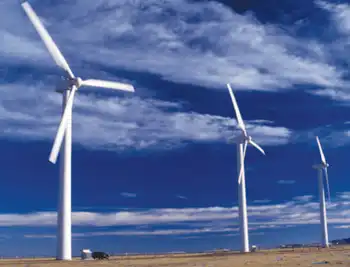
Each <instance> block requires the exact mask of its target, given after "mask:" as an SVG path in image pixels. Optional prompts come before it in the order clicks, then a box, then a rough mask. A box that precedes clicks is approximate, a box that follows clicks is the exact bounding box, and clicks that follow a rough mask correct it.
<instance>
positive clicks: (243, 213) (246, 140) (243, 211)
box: [227, 84, 265, 252]
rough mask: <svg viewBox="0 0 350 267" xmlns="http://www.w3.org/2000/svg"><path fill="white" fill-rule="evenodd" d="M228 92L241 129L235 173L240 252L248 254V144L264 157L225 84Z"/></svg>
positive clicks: (238, 138) (229, 88) (229, 87)
mask: <svg viewBox="0 0 350 267" xmlns="http://www.w3.org/2000/svg"><path fill="white" fill-rule="evenodd" d="M227 88H228V91H229V93H230V96H231V100H232V104H233V108H234V110H235V113H236V118H237V124H238V127H239V128H240V129H241V132H242V133H241V135H240V136H238V137H237V138H235V142H236V143H237V171H238V204H239V221H240V232H241V252H249V236H248V218H247V200H246V188H245V172H244V159H245V154H246V151H247V146H248V144H250V145H252V146H254V147H255V148H256V149H258V150H259V151H260V152H261V153H263V154H264V155H265V152H264V150H263V149H262V148H261V147H260V146H259V145H258V144H257V143H255V142H254V141H253V140H252V137H251V136H249V135H248V133H247V130H246V128H245V125H244V122H243V119H242V116H241V113H240V111H239V108H238V105H237V101H236V98H235V96H234V94H233V91H232V88H231V86H230V84H227Z"/></svg>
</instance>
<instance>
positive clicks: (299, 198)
mask: <svg viewBox="0 0 350 267" xmlns="http://www.w3.org/2000/svg"><path fill="white" fill-rule="evenodd" d="M293 199H294V200H296V201H301V202H309V201H311V200H312V199H313V196H312V195H304V196H296V197H294V198H293Z"/></svg>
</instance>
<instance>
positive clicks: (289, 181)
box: [277, 180, 295, 184]
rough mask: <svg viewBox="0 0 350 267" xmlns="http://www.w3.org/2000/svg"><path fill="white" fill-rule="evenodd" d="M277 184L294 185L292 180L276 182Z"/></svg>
mask: <svg viewBox="0 0 350 267" xmlns="http://www.w3.org/2000/svg"><path fill="white" fill-rule="evenodd" d="M277 183H278V184H295V181H294V180H278V181H277Z"/></svg>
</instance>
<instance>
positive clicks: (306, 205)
mask: <svg viewBox="0 0 350 267" xmlns="http://www.w3.org/2000/svg"><path fill="white" fill-rule="evenodd" d="M312 199H313V198H311V196H309V195H305V196H296V197H294V198H293V200H291V201H288V202H284V203H279V204H261V205H248V214H249V227H250V229H252V230H258V229H268V228H272V229H274V228H277V227H292V226H295V225H304V224H318V223H319V203H318V201H317V200H315V201H312ZM349 207H350V202H349V201H347V200H344V199H343V198H341V197H338V198H334V200H333V202H332V203H331V204H328V205H327V216H328V221H329V223H330V224H343V225H345V224H350V215H349V214H348V209H349ZM72 222H73V225H74V226H76V227H79V226H80V227H81V226H84V227H87V226H96V227H107V226H116V227H132V228H133V229H131V230H132V231H134V230H135V229H134V228H135V226H145V225H151V226H152V227H151V228H146V229H148V230H149V231H153V230H169V229H164V226H165V225H166V226H167V227H168V228H171V227H172V226H173V225H177V226H181V227H182V228H183V229H185V230H186V229H225V228H232V227H237V226H238V207H202V208H162V209H143V210H132V209H130V210H129V211H123V210H122V211H115V212H81V211H74V212H73V213H72ZM55 225H56V213H55V212H34V213H30V214H0V226H3V227H4V226H6V227H9V226H31V227H41V226H55ZM154 227H155V228H156V229H154ZM157 227H161V228H162V229H157ZM138 229H140V230H141V231H142V232H144V231H145V230H144V227H141V228H138ZM183 229H182V230H183ZM124 230H125V231H127V230H130V229H124ZM124 230H123V231H124ZM148 230H147V231H148Z"/></svg>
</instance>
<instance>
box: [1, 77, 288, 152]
mask: <svg viewBox="0 0 350 267" xmlns="http://www.w3.org/2000/svg"><path fill="white" fill-rule="evenodd" d="M60 112H61V96H60V95H59V94H57V93H54V92H50V91H47V90H45V85H44V84H43V83H38V84H36V85H35V86H28V85H25V84H24V83H23V84H7V85H0V127H1V128H2V129H3V131H2V132H1V133H0V137H6V138H17V139H18V138H23V137H25V138H27V139H32V140H50V141H52V140H53V138H54V135H55V132H56V130H57V127H58V123H59V119H60ZM38 117H40V120H38V119H37V118H38ZM263 123H264V122H262V123H256V122H253V123H250V122H249V121H247V127H248V129H249V131H250V132H251V134H253V135H254V136H255V139H256V141H257V142H260V143H261V145H279V144H286V143H288V140H289V138H290V136H291V134H292V132H291V131H290V130H288V129H286V128H283V127H277V126H273V125H271V123H270V122H269V124H268V125H264V124H263ZM235 126H236V122H235V120H234V119H232V118H229V117H220V116H214V115H209V114H200V113H196V112H190V113H188V112H183V111H182V106H181V104H180V103H173V102H168V101H161V100H155V99H150V98H145V99H142V98H140V97H137V96H134V97H127V96H126V97H118V96H116V97H108V98H102V99H100V98H97V97H96V96H95V95H93V94H88V95H82V94H80V95H79V94H78V95H77V97H76V99H75V103H74V109H73V132H74V135H73V142H75V143H79V144H81V145H83V146H85V147H87V148H96V149H111V150H121V151H122V150H125V149H136V150H139V149H148V148H157V149H169V148H173V147H176V146H181V145H184V144H187V143H190V142H226V140H227V138H228V137H230V136H232V135H233V136H234V135H237V134H238V133H239V132H238V130H237V128H236V127H235Z"/></svg>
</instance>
